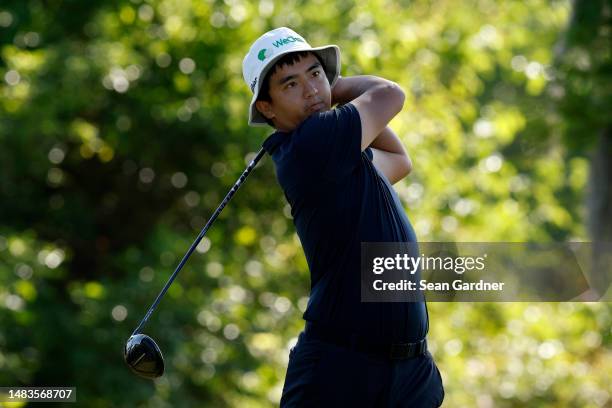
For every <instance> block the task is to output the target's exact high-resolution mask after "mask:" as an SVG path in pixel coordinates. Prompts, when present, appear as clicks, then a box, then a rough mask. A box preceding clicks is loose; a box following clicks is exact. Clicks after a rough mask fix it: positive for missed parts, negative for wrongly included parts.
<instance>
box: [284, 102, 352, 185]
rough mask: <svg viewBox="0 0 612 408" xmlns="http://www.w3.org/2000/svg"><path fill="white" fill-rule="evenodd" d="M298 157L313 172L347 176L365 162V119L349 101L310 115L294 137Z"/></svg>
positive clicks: (323, 175) (323, 174)
mask: <svg viewBox="0 0 612 408" xmlns="http://www.w3.org/2000/svg"><path fill="white" fill-rule="evenodd" d="M293 141H294V144H295V145H294V148H295V150H296V152H295V153H296V156H297V159H298V160H299V161H300V162H301V163H303V164H304V165H307V166H308V171H309V172H311V174H312V175H317V176H319V177H322V178H328V179H335V180H337V179H338V178H341V177H346V176H348V175H349V174H351V173H352V171H353V170H354V169H355V168H356V167H357V166H358V165H359V163H360V162H361V119H360V117H359V112H358V111H357V108H355V106H354V105H353V104H351V103H347V104H345V105H343V106H340V107H338V108H335V109H331V110H329V111H325V112H320V113H317V114H314V115H312V116H310V117H309V118H308V119H306V120H305V121H304V123H302V125H301V126H300V127H299V128H298V129H297V130H296V133H295V134H294V137H293Z"/></svg>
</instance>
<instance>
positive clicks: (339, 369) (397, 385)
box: [280, 332, 444, 408]
mask: <svg viewBox="0 0 612 408" xmlns="http://www.w3.org/2000/svg"><path fill="white" fill-rule="evenodd" d="M443 399H444V386H443V384H442V378H441V377H440V371H438V367H436V364H435V363H434V361H433V358H432V357H431V354H430V353H429V352H425V354H423V355H421V356H419V357H415V358H412V359H407V360H387V359H382V358H379V357H374V356H370V355H367V354H364V353H361V352H357V351H354V350H350V349H348V348H343V347H339V346H336V345H334V344H331V343H326V342H322V341H320V340H316V339H312V338H308V336H306V334H305V333H304V332H302V333H300V336H299V339H298V342H297V344H296V345H295V347H294V348H293V349H291V351H290V353H289V366H288V367H287V375H286V377H285V386H284V387H283V395H282V398H281V404H280V405H281V407H283V408H289V407H291V408H293V407H308V408H310V407H334V408H338V407H351V408H352V407H377V408H378V407H381V408H383V407H384V408H399V407H402V408H404V407H406V408H408V407H410V408H435V407H439V406H440V405H441V404H442V400H443Z"/></svg>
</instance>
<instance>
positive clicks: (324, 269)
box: [242, 27, 444, 408]
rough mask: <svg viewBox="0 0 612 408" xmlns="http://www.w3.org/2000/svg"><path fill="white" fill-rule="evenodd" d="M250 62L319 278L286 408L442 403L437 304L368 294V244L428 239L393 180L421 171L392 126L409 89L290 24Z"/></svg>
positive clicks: (255, 48)
mask: <svg viewBox="0 0 612 408" xmlns="http://www.w3.org/2000/svg"><path fill="white" fill-rule="evenodd" d="M242 69H243V75H244V80H245V81H246V83H247V85H248V86H249V88H250V89H251V91H252V92H253V98H252V101H251V104H250V110H249V125H252V126H260V125H264V126H265V125H266V124H268V125H270V126H272V127H274V128H275V129H276V132H275V133H273V134H272V135H271V136H270V137H268V138H267V139H266V140H265V142H264V148H265V149H266V151H267V152H268V153H269V154H270V155H271V156H272V159H273V161H274V165H275V169H276V176H277V179H278V182H279V184H280V186H281V187H282V189H283V191H284V193H285V197H286V198H287V201H288V202H289V204H290V205H291V214H292V216H293V221H294V224H295V228H296V230H297V234H298V236H299V238H300V241H301V243H302V247H303V249H304V253H305V256H306V259H307V261H308V266H309V269H310V277H311V290H310V298H309V301H308V306H307V308H306V312H305V313H304V320H306V324H305V328H304V331H302V332H301V333H300V335H299V338H298V342H297V344H296V345H295V347H293V348H292V349H291V351H290V353H289V366H288V368H287V374H286V377H285V384H284V387H283V393H282V398H281V407H334V408H337V407H438V406H440V405H441V403H442V400H443V399H444V388H443V385H442V379H441V377H440V372H439V371H438V368H437V367H436V365H435V363H434V361H433V359H432V356H431V354H430V353H429V352H428V351H427V344H426V340H425V337H426V335H427V331H428V328H429V322H428V313H427V306H426V304H425V303H424V302H404V303H384V302H373V303H366V302H361V299H360V294H361V291H360V282H361V280H360V262H361V258H360V247H361V242H416V236H415V233H414V230H413V229H412V226H411V225H410V222H409V220H408V218H407V217H406V214H405V213H404V210H403V207H402V205H401V203H400V201H399V198H398V196H397V193H396V192H395V191H394V190H393V187H392V184H393V183H395V182H397V181H398V180H401V179H402V178H403V177H405V176H406V175H407V174H408V173H409V172H410V171H411V166H412V164H411V161H410V159H409V157H408V155H407V153H406V151H405V150H404V148H403V146H402V144H401V142H400V140H399V139H398V137H397V136H396V135H395V134H394V133H393V131H392V130H391V129H389V128H388V127H387V124H388V123H389V121H390V120H391V119H392V118H393V117H394V116H395V115H397V113H398V112H399V111H400V110H401V109H402V107H403V104H404V98H405V96H404V93H403V91H402V89H401V88H400V87H399V86H398V85H397V84H395V83H393V82H391V81H388V80H386V79H382V78H378V77H374V76H354V77H345V78H343V77H340V75H339V74H340V50H339V48H338V47H337V46H335V45H328V46H324V47H317V48H312V47H311V46H310V45H309V44H308V43H307V42H306V40H305V39H304V38H303V37H302V36H300V35H299V34H297V33H296V32H295V31H293V30H291V29H289V28H286V27H281V28H277V29H275V30H272V31H269V32H267V33H265V34H264V35H262V36H261V37H260V38H259V39H257V40H256V41H255V42H254V43H253V45H252V46H251V48H250V50H249V52H248V54H247V55H246V56H245V58H244V61H243V65H242ZM336 105H338V106H336ZM334 106H336V107H335V108H334Z"/></svg>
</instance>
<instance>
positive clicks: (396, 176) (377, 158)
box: [370, 126, 412, 184]
mask: <svg viewBox="0 0 612 408" xmlns="http://www.w3.org/2000/svg"><path fill="white" fill-rule="evenodd" d="M370 148H372V153H373V159H372V162H373V163H374V166H375V167H376V168H377V169H378V170H379V171H380V172H381V173H383V174H384V175H385V177H387V179H388V180H389V182H390V183H391V184H395V183H396V182H398V181H400V180H401V179H403V178H404V177H406V176H407V175H408V174H409V173H410V172H411V171H412V161H411V160H410V156H408V153H407V152H406V150H405V149H404V146H403V145H402V142H401V141H400V140H399V138H398V137H397V135H396V134H395V133H394V132H393V131H392V130H391V129H390V128H389V127H388V126H387V127H385V129H383V131H382V132H381V133H380V134H379V135H378V137H377V138H376V139H374V141H373V142H372V144H371V145H370Z"/></svg>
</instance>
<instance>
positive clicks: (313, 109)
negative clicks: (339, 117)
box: [308, 102, 325, 112]
mask: <svg viewBox="0 0 612 408" xmlns="http://www.w3.org/2000/svg"><path fill="white" fill-rule="evenodd" d="M324 106H325V105H324V103H323V102H317V103H315V104H313V105H310V106H309V107H308V111H310V112H316V111H318V110H320V109H323V107H324Z"/></svg>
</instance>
